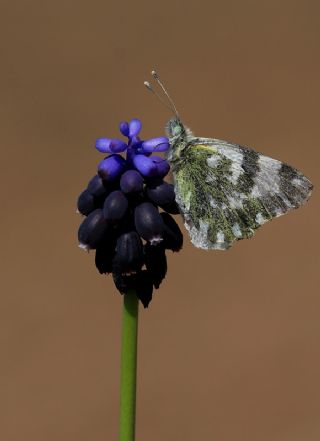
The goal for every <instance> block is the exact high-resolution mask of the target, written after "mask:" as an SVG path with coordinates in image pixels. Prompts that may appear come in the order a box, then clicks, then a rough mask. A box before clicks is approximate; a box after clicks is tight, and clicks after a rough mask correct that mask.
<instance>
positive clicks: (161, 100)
mask: <svg viewBox="0 0 320 441" xmlns="http://www.w3.org/2000/svg"><path fill="white" fill-rule="evenodd" d="M143 84H144V85H145V86H146V88H147V89H148V90H149V91H150V92H152V93H153V95H155V96H156V97H157V98H158V100H159V101H160V102H161V103H162V104H163V105H164V106H166V108H167V109H169V110H171V112H172V111H174V109H173V108H172V107H171V106H169V104H167V103H166V102H165V101H164V100H163V99H162V97H161V96H160V95H159V94H158V93H157V92H156V91H155V90H154V89H153V88H152V86H151V84H150V83H149V81H145V82H144V83H143Z"/></svg>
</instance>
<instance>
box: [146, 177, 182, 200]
mask: <svg viewBox="0 0 320 441" xmlns="http://www.w3.org/2000/svg"><path fill="white" fill-rule="evenodd" d="M146 193H147V196H148V198H149V199H150V200H151V201H152V202H153V203H155V204H157V205H160V206H161V207H162V206H163V205H165V204H170V203H171V202H174V201H175V194H174V187H173V185H172V184H168V182H164V181H162V180H161V179H153V180H150V181H149V182H148V183H147V187H146Z"/></svg>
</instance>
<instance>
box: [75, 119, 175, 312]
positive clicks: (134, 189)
mask: <svg viewBox="0 0 320 441" xmlns="http://www.w3.org/2000/svg"><path fill="white" fill-rule="evenodd" d="M119 128H120V132H121V133H122V135H124V136H125V137H127V138H128V141H127V142H124V141H123V140H120V139H109V138H99V139H97V141H96V149H97V150H99V152H102V153H107V154H108V155H107V156H106V157H105V158H104V159H103V160H102V161H101V162H100V163H99V164H98V173H97V174H96V175H95V176H94V177H93V178H92V179H91V180H90V181H89V183H88V186H87V188H86V190H84V191H83V192H82V193H81V194H80V196H79V198H78V204H77V205H78V211H79V212H80V213H81V214H83V215H84V216H86V218H85V219H84V220H83V222H82V224H81V225H80V227H79V231H78V239H79V244H80V245H79V246H80V247H81V248H84V249H86V250H90V249H95V250H96V256H95V263H96V267H97V269H98V271H99V272H100V273H101V274H107V273H112V275H113V280H114V283H115V285H116V287H117V289H118V290H119V291H120V293H121V294H124V293H126V292H127V291H128V290H129V289H134V290H135V291H136V293H137V296H138V298H139V299H140V301H141V302H142V303H143V305H144V307H147V306H148V304H149V302H150V301H151V299H152V292H153V288H159V285H160V283H161V282H162V280H163V279H164V277H165V275H166V272H167V259H166V254H165V250H172V251H179V250H180V249H181V247H182V244H183V236H182V233H181V231H180V229H179V226H178V224H177V223H176V222H175V220H174V219H173V217H172V216H171V214H178V213H179V209H178V206H177V204H176V202H175V194H174V188H173V185H172V184H169V183H167V182H165V181H164V180H163V178H164V177H165V176H166V175H167V173H168V172H169V169H170V166H169V164H168V162H167V161H166V160H165V159H164V158H163V157H161V156H158V155H153V153H154V152H164V151H166V150H167V149H168V148H169V141H168V138H166V137H159V138H152V139H149V140H145V141H143V140H141V139H140V137H139V136H138V135H139V133H140V130H141V121H140V120H138V119H133V120H132V121H130V123H127V122H121V123H120V125H119ZM121 153H122V154H124V153H125V156H123V155H121ZM159 208H160V209H161V212H160V211H159Z"/></svg>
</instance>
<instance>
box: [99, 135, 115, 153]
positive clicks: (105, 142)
mask: <svg viewBox="0 0 320 441" xmlns="http://www.w3.org/2000/svg"><path fill="white" fill-rule="evenodd" d="M110 142H111V139H109V138H98V139H97V140H96V149H97V150H99V152H101V153H112V152H111V150H110Z"/></svg>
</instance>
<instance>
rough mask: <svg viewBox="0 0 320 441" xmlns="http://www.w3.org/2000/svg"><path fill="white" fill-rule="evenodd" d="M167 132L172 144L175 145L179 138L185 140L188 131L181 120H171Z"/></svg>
mask: <svg viewBox="0 0 320 441" xmlns="http://www.w3.org/2000/svg"><path fill="white" fill-rule="evenodd" d="M166 132H167V135H168V137H169V139H170V143H174V142H175V141H177V140H178V139H179V138H184V137H185V134H186V129H185V127H184V125H183V124H182V122H181V121H180V119H178V118H171V119H170V120H169V121H168V124H167V126H166Z"/></svg>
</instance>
